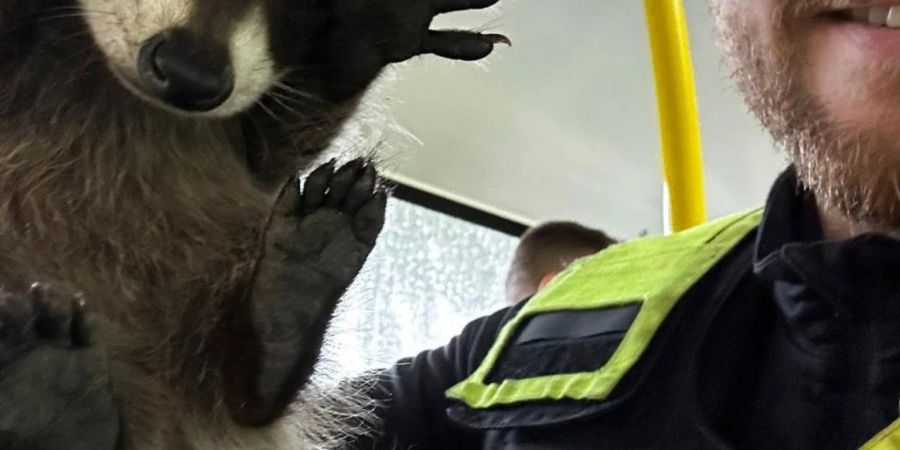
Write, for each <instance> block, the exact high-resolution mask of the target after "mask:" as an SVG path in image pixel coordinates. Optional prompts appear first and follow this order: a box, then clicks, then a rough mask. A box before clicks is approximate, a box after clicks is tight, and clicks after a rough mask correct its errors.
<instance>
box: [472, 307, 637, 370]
mask: <svg viewBox="0 0 900 450" xmlns="http://www.w3.org/2000/svg"><path fill="white" fill-rule="evenodd" d="M640 308H641V305H640V303H632V304H628V305H625V306H617V307H611V308H609V307H607V308H603V309H597V310H591V311H559V312H552V313H546V314H540V315H537V316H534V317H532V318H530V319H528V320H527V321H526V322H525V323H524V324H523V325H522V327H521V328H520V329H519V331H518V332H517V333H516V335H515V336H514V338H513V339H512V344H510V345H509V346H508V347H506V348H505V349H503V351H502V353H501V355H500V357H499V358H498V360H497V363H496V365H495V366H494V369H493V370H492V371H491V373H490V374H489V375H488V377H487V380H486V382H487V383H498V382H501V381H503V380H519V379H525V378H533V377H538V376H544V375H557V374H568V373H578V372H593V371H596V370H598V369H600V368H601V367H603V365H604V364H606V363H607V362H608V361H609V359H610V357H612V354H613V353H614V352H615V351H616V349H617V348H618V347H619V344H621V342H622V339H623V338H624V337H625V333H626V332H627V331H628V328H629V327H631V324H632V323H634V319H635V318H636V317H637V314H638V312H639V311H640Z"/></svg>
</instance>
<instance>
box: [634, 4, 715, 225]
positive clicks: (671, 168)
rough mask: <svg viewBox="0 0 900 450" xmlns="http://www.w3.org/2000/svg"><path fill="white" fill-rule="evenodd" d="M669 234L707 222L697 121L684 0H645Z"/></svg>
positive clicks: (698, 121) (695, 95)
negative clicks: (668, 214) (669, 220)
mask: <svg viewBox="0 0 900 450" xmlns="http://www.w3.org/2000/svg"><path fill="white" fill-rule="evenodd" d="M644 9H645V14H646V16H647V26H648V29H649V35H650V47H651V51H652V53H653V69H654V72H655V74H656V96H657V101H658V103H659V121H660V127H659V128H660V138H661V144H662V160H663V167H664V171H665V182H666V186H667V187H668V192H669V199H668V201H669V211H670V214H671V226H672V230H673V231H681V230H684V229H687V228H690V227H693V226H695V225H699V224H701V223H703V222H705V221H706V207H705V200H704V194H703V160H702V159H703V158H702V155H701V150H700V119H699V114H698V111H697V94H696V88H695V86H694V68H693V65H692V63H691V48H690V42H689V39H688V30H687V23H686V21H685V16H684V6H683V5H682V0H644Z"/></svg>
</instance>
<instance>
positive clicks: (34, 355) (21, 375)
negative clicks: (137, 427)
mask: <svg viewBox="0 0 900 450" xmlns="http://www.w3.org/2000/svg"><path fill="white" fill-rule="evenodd" d="M89 350H90V333H89V328H88V326H87V322H86V320H85V313H84V302H83V301H81V299H79V298H77V297H69V296H64V295H60V294H59V293H57V292H54V291H52V290H50V289H48V288H46V287H45V286H43V285H35V286H33V287H32V288H31V289H30V290H29V291H28V292H27V293H25V294H11V293H6V292H0V405H4V407H3V408H0V448H3V449H13V450H24V449H31V448H41V449H48V450H51V449H60V450H61V449H109V450H112V449H113V448H115V446H116V443H117V440H118V430H119V418H118V412H117V410H116V407H115V405H114V403H113V400H112V393H111V392H110V390H109V389H107V388H106V386H105V384H104V383H105V379H106V374H105V372H104V371H103V370H102V369H101V367H100V365H99V364H98V360H97V358H96V357H95V355H94V354H93V353H92V352H90V351H89Z"/></svg>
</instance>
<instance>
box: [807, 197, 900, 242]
mask: <svg viewBox="0 0 900 450" xmlns="http://www.w3.org/2000/svg"><path fill="white" fill-rule="evenodd" d="M818 208H819V220H821V222H822V235H823V237H824V238H825V240H828V241H842V240H846V239H852V238H854V237H856V236H859V235H861V234H866V233H878V234H883V235H886V236H889V237H892V238H894V239H900V230H897V229H890V228H886V227H883V226H877V225H873V224H871V223H867V222H858V221H854V220H851V219H849V218H847V216H845V215H844V214H842V213H840V212H838V211H835V210H834V209H828V208H825V207H824V206H822V205H821V204H819V205H818Z"/></svg>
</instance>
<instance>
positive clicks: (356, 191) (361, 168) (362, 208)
mask: <svg viewBox="0 0 900 450" xmlns="http://www.w3.org/2000/svg"><path fill="white" fill-rule="evenodd" d="M377 185H378V174H377V172H376V171H375V167H374V166H373V165H372V163H371V162H369V161H366V160H365V159H362V158H359V159H355V160H353V161H351V162H349V163H347V164H346V165H344V166H343V167H341V168H339V169H337V170H336V171H335V170H334V161H332V162H329V163H327V164H324V165H322V166H321V167H319V168H317V169H316V170H314V171H313V172H312V173H311V174H310V175H309V177H307V179H306V181H305V182H304V184H303V186H302V188H301V195H300V215H301V217H304V218H305V217H308V216H312V215H315V214H316V213H317V212H323V213H325V214H329V211H337V212H338V213H339V214H342V215H345V216H346V217H347V218H348V221H349V223H350V225H351V226H352V229H353V231H354V234H355V235H356V237H357V238H359V240H360V241H361V242H363V243H366V244H369V245H375V240H376V238H378V234H379V233H381V228H382V226H383V225H384V211H385V204H386V202H387V194H386V193H385V192H384V191H382V190H381V189H379V188H378V186H377Z"/></svg>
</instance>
